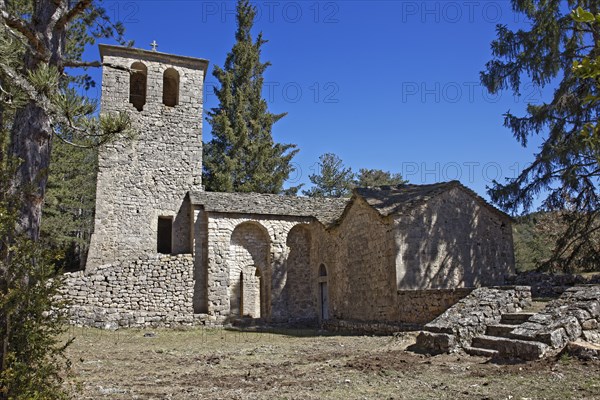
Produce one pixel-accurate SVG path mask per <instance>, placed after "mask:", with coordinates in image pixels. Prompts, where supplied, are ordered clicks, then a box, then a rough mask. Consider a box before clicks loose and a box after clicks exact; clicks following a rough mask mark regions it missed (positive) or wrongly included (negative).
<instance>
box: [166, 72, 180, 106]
mask: <svg viewBox="0 0 600 400" xmlns="http://www.w3.org/2000/svg"><path fill="white" fill-rule="evenodd" d="M163 104H164V105H165V106H168V107H175V106H176V105H177V104H179V72H177V70H175V69H173V68H169V69H167V70H166V71H165V73H164V74H163Z"/></svg>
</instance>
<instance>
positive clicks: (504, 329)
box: [485, 324, 518, 338]
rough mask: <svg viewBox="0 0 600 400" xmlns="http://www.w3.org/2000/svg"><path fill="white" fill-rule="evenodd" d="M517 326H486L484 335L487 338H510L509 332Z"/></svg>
mask: <svg viewBox="0 0 600 400" xmlns="http://www.w3.org/2000/svg"><path fill="white" fill-rule="evenodd" d="M517 326H518V325H507V324H496V325H488V327H487V330H486V331H485V334H486V335H487V336H499V337H505V338H510V336H509V334H510V331H512V330H513V329H515V328H516V327H517Z"/></svg>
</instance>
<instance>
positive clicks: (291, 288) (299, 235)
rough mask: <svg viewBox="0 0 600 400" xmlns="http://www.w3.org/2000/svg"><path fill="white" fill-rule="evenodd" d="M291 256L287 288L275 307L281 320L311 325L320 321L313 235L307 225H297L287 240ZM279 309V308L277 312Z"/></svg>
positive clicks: (284, 282) (284, 279)
mask: <svg viewBox="0 0 600 400" xmlns="http://www.w3.org/2000/svg"><path fill="white" fill-rule="evenodd" d="M286 245H287V246H288V250H289V252H288V257H287V260H286V263H285V267H284V271H283V274H282V275H284V276H282V277H280V279H279V280H280V281H281V283H280V284H281V285H282V286H283V289H282V291H281V294H280V296H279V299H277V300H278V301H277V302H276V304H277V307H275V305H274V306H273V314H274V315H277V318H278V319H282V320H291V321H294V322H302V323H310V322H314V321H315V320H316V319H317V315H316V314H315V304H314V296H313V288H312V285H311V282H312V279H311V263H310V255H311V247H312V233H311V230H310V229H309V228H308V226H307V225H306V224H298V225H295V226H294V227H293V228H292V229H291V230H290V231H289V233H288V235H287V239H286ZM276 308H277V309H276Z"/></svg>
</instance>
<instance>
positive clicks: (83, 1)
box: [55, 0, 92, 30]
mask: <svg viewBox="0 0 600 400" xmlns="http://www.w3.org/2000/svg"><path fill="white" fill-rule="evenodd" d="M91 4H92V0H80V1H79V2H78V3H77V4H75V5H74V6H73V8H71V9H70V10H69V11H68V12H67V13H66V14H64V15H63V16H62V17H61V18H59V20H58V22H57V23H56V26H55V29H57V30H62V29H63V28H64V27H65V26H66V25H67V24H68V23H69V22H71V21H72V20H73V19H75V17H77V16H78V15H79V14H81V13H82V12H83V11H85V10H86V9H87V8H88V7H89V6H90V5H91Z"/></svg>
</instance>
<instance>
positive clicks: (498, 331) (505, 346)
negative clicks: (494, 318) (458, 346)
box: [464, 302, 548, 360]
mask: <svg viewBox="0 0 600 400" xmlns="http://www.w3.org/2000/svg"><path fill="white" fill-rule="evenodd" d="M543 305H544V304H543V303H541V302H534V303H533V305H532V307H530V308H528V309H527V310H525V311H524V312H519V313H504V314H502V317H501V319H500V323H498V324H495V325H488V327H487V330H486V332H485V335H480V336H476V337H474V338H473V341H472V343H471V346H470V347H465V348H464V350H465V352H466V353H467V354H470V355H476V356H484V357H493V358H511V359H513V358H519V359H522V360H537V359H539V358H542V357H543V356H544V354H545V353H546V351H547V350H548V346H547V345H546V344H544V343H541V342H537V341H532V340H522V338H518V337H515V335H512V334H511V332H512V330H513V329H515V328H517V327H518V326H519V325H521V324H522V323H524V322H526V321H527V320H528V319H529V318H530V317H532V316H533V315H535V313H536V312H537V311H539V310H540V309H541V308H543Z"/></svg>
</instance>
